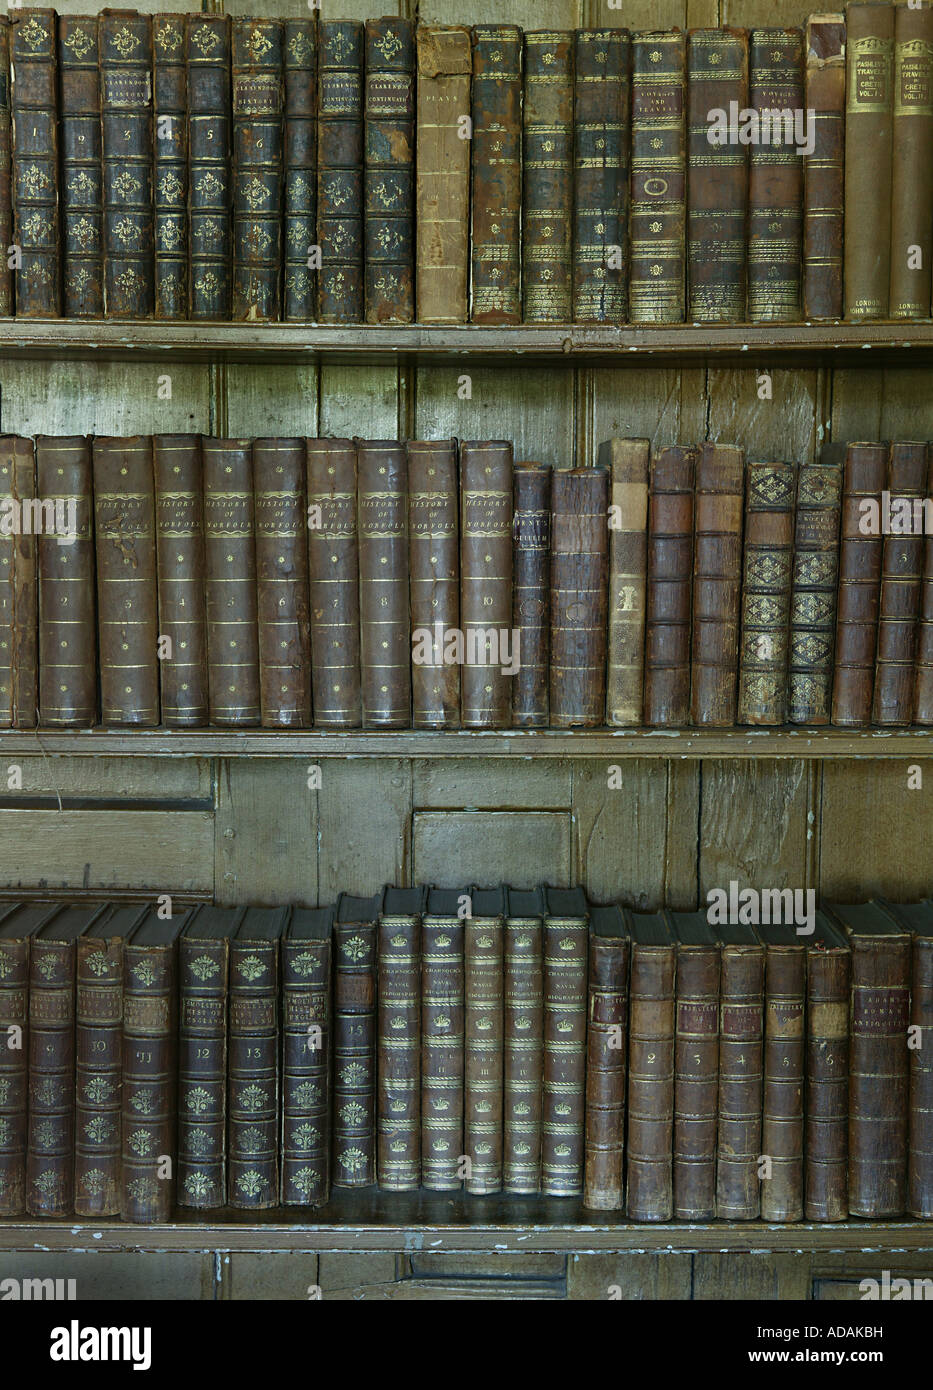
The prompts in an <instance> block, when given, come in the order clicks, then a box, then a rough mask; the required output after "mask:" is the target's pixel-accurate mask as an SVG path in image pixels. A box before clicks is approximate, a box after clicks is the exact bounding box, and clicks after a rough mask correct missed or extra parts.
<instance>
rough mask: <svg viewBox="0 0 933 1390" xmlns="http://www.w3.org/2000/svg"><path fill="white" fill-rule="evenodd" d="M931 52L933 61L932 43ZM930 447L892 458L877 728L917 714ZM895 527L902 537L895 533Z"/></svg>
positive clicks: (911, 447)
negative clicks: (923, 507) (920, 523)
mask: <svg viewBox="0 0 933 1390" xmlns="http://www.w3.org/2000/svg"><path fill="white" fill-rule="evenodd" d="M930 54H931V57H933V44H931V47H930ZM931 153H933V150H931ZM928 447H929V446H928V445H927V444H925V443H909V444H907V443H897V444H892V445H891V456H890V458H889V460H888V477H887V491H888V493H889V494H890V498H891V507H892V510H896V512H897V516H896V517H895V516H892V518H891V521H892V529H891V533H890V534H888V535H885V537H884V542H883V545H882V551H881V593H880V596H879V600H878V653H877V659H876V661H875V690H874V698H873V702H872V723H874V724H885V725H902V726H906V725H908V724H909V723H910V720H911V715H912V714H913V705H914V657H915V654H916V647H917V620H918V618H919V616H920V598H921V586H922V574H923V545H924V536H923V531H922V529H917V528H916V527H915V526H914V524H913V515H914V512H915V511H916V510H917V508H918V506H919V504H921V499H922V498H923V496H924V494H925V492H926V482H927V471H928ZM902 514H903V515H902ZM905 522H906V527H905V529H904V530H902V529H901V528H902V527H904V526H905ZM895 525H896V526H897V527H898V530H899V531H900V534H897V533H895V532H894V526H895Z"/></svg>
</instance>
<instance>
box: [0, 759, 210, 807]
mask: <svg viewBox="0 0 933 1390" xmlns="http://www.w3.org/2000/svg"><path fill="white" fill-rule="evenodd" d="M16 768H19V769H21V774H22V787H21V788H19V789H18V790H17V789H14V788H13V787H11V786H10V783H11V781H14V780H15V774H14V770H15V769H16ZM213 785H214V783H213V773H212V765H211V760H210V759H209V758H119V757H106V758H90V757H88V758H81V757H77V758H60V757H53V758H49V757H43V756H42V755H41V754H35V753H29V754H26V755H25V756H23V757H20V758H7V759H6V760H4V761H0V800H5V801H7V802H8V803H9V802H15V798H16V797H17V796H55V795H58V796H63V797H85V798H87V799H88V800H95V801H114V800H126V801H137V802H138V801H152V802H159V801H210V800H211V799H212V797H213Z"/></svg>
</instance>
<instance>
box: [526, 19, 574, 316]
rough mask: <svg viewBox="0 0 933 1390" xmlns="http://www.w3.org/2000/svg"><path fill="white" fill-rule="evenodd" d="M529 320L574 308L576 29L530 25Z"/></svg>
mask: <svg viewBox="0 0 933 1390" xmlns="http://www.w3.org/2000/svg"><path fill="white" fill-rule="evenodd" d="M522 129H523V134H522V177H523V188H522V309H523V317H524V321H525V323H569V322H570V320H571V316H572V313H573V34H572V33H568V32H559V31H554V30H545V31H539V32H537V33H529V32H528V31H527V30H526V32H525V60H524V85H523V96H522Z"/></svg>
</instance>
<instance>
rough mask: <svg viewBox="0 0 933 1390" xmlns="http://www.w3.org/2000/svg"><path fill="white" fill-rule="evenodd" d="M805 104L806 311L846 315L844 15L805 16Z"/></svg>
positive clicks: (836, 316) (825, 316)
mask: <svg viewBox="0 0 933 1390" xmlns="http://www.w3.org/2000/svg"><path fill="white" fill-rule="evenodd" d="M806 50H807V69H806V78H805V98H806V108H807V110H808V111H812V112H813V118H814V125H813V149H812V150H811V152H810V153H809V154H807V155H804V157H803V316H804V318H805V319H808V320H809V319H839V318H842V224H843V187H844V182H845V168H844V158H843V157H844V154H845V108H846V21H845V15H843V14H815V15H811V16H810V18H809V19H808V20H807V27H806Z"/></svg>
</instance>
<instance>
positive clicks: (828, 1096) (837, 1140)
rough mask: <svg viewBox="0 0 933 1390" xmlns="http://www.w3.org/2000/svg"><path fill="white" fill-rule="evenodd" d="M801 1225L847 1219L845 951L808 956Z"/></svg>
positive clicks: (847, 1119)
mask: <svg viewBox="0 0 933 1390" xmlns="http://www.w3.org/2000/svg"><path fill="white" fill-rule="evenodd" d="M805 1112H806V1130H805V1136H804V1152H805V1154H806V1165H805V1170H804V1206H803V1214H804V1220H806V1221H844V1220H845V1218H846V1217H847V1216H848V1214H849V1200H848V1192H847V1177H846V1168H847V1158H848V1128H849V952H848V951H847V950H844V951H840V950H836V951H817V950H811V951H808V952H807V1088H806V1106H805Z"/></svg>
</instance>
